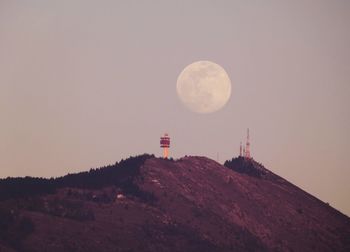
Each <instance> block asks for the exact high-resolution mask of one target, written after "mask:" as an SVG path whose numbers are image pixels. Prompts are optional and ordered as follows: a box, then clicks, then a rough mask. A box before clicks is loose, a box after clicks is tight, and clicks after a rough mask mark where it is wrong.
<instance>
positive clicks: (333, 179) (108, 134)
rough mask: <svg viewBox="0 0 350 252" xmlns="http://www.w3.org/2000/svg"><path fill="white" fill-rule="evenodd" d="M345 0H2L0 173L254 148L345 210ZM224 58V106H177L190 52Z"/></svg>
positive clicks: (49, 172)
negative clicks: (162, 144)
mask: <svg viewBox="0 0 350 252" xmlns="http://www.w3.org/2000/svg"><path fill="white" fill-rule="evenodd" d="M349 24H350V1H346V0H344V1H340V0H339V1H335V0H334V1H322V0H320V1H308V0H299V1H277V0H276V1H231V0H230V1H204V0H201V1H189V0H186V1H178V0H177V1H164V0H162V1H160V0H159V1H101V0H100V1H87V0H76V1H72V0H66V1H63V0H57V1H54V0H51V1H47V0H27V1H15V0H0V115H1V121H0V122H1V123H0V139H1V140H0V177H2V178H4V177H8V176H40V177H52V176H53V177H55V176H61V175H65V174H67V173H74V172H79V171H83V170H89V169H90V168H95V167H100V166H104V165H107V164H112V163H115V162H116V161H119V160H120V159H122V158H124V159H125V158H127V157H129V156H130V155H137V154H142V153H153V154H155V155H156V156H161V154H162V151H161V149H160V148H159V137H160V136H161V135H162V134H163V133H164V132H167V133H169V135H170V137H171V148H170V155H171V156H172V157H174V158H180V157H182V156H184V155H201V156H208V157H210V158H213V159H215V160H216V159H217V153H218V154H219V161H220V162H221V163H223V162H224V161H225V160H227V159H231V158H232V157H233V156H237V155H238V153H239V143H240V141H244V140H245V134H246V129H247V128H248V127H249V128H250V132H251V153H252V156H253V158H254V159H255V160H256V161H258V162H261V163H262V164H264V165H265V166H266V167H267V168H268V169H270V170H271V171H273V172H274V173H277V174H278V175H280V176H282V177H284V178H286V179H287V180H289V181H291V182H292V183H294V184H296V185H297V186H299V187H301V188H302V189H304V190H306V191H307V192H309V193H311V194H313V195H315V196H316V197H318V198H320V199H321V200H323V201H325V202H329V203H330V205H332V206H333V207H335V208H337V209H339V210H341V211H342V212H344V213H346V214H347V215H350V200H349V195H350V182H349V179H350V166H349V164H350V137H349V136H350V135H349V134H350V133H349V130H350V113H349V108H350V28H349ZM199 60H209V61H212V62H215V63H217V64H219V65H220V66H222V67H223V68H224V69H225V71H226V72H227V74H228V76H229V78H230V80H231V83H232V91H231V98H230V100H229V101H228V103H227V104H226V106H225V107H224V108H223V109H221V110H219V111H217V112H214V113H211V114H197V113H194V112H191V111H190V110H189V109H187V108H186V107H185V106H184V105H183V104H182V103H181V101H180V99H179V98H178V97H177V92H176V81H177V78H178V76H179V74H180V73H181V71H182V70H183V69H184V68H185V67H186V66H187V65H189V64H190V63H192V62H195V61H199Z"/></svg>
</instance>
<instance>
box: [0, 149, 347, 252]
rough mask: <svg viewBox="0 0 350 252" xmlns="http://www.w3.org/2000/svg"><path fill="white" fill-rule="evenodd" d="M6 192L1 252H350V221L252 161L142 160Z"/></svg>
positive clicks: (8, 183)
mask: <svg viewBox="0 0 350 252" xmlns="http://www.w3.org/2000/svg"><path fill="white" fill-rule="evenodd" d="M0 190H1V192H2V193H1V197H0V227H1V228H0V251H16V250H17V251H157V250H158V251H350V219H349V218H348V217H347V216H345V215H343V214H342V213H340V212H339V211H337V210H335V209H334V208H332V207H331V206H329V205H328V204H326V203H324V202H322V201H320V200H318V199H317V198H315V197H313V196H312V195H310V194H308V193H307V192H305V191H303V190H301V189H300V188H298V187H296V186H295V185H293V184H291V183H289V182H288V181H286V180H285V179H283V178H281V177H279V176H278V175H276V174H274V173H272V172H271V171H269V170H268V169H266V168H265V167H263V166H262V165H261V164H259V163H257V162H255V161H254V160H252V159H244V158H235V159H232V160H229V161H227V162H225V166H223V165H221V164H219V163H217V162H215V161H213V160H210V159H208V158H206V157H184V158H181V159H179V160H165V159H160V158H155V157H154V156H153V155H142V156H138V157H133V158H129V159H127V160H122V161H121V162H119V163H116V164H114V165H110V166H106V167H102V168H100V169H92V170H90V171H89V172H83V173H79V174H69V175H67V176H64V177H61V178H57V179H37V178H16V179H11V178H8V179H4V180H0Z"/></svg>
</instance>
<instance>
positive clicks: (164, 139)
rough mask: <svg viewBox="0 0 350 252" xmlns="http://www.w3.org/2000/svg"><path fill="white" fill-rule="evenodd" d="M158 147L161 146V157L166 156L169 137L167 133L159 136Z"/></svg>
mask: <svg viewBox="0 0 350 252" xmlns="http://www.w3.org/2000/svg"><path fill="white" fill-rule="evenodd" d="M160 148H163V158H168V156H169V148H170V137H169V135H168V134H167V133H165V134H164V136H162V137H160Z"/></svg>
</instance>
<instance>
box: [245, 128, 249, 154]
mask: <svg viewBox="0 0 350 252" xmlns="http://www.w3.org/2000/svg"><path fill="white" fill-rule="evenodd" d="M245 157H246V158H250V139H249V128H248V129H247V143H246V148H245Z"/></svg>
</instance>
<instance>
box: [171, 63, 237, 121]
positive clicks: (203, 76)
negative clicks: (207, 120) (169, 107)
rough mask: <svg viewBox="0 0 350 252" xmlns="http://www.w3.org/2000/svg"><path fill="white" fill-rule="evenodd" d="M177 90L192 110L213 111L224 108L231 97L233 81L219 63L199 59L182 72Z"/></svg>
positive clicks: (202, 112) (198, 111)
mask: <svg viewBox="0 0 350 252" xmlns="http://www.w3.org/2000/svg"><path fill="white" fill-rule="evenodd" d="M176 90H177V94H178V96H179V98H180V100H181V101H182V103H183V104H184V105H185V106H186V107H187V108H189V109H190V110H191V111H193V112H197V113H201V114H205V113H212V112H215V111H218V110H220V109H221V108H223V107H224V106H225V104H226V103H227V101H228V100H229V99H230V96H231V81H230V78H229V77H228V75H227V73H226V71H225V70H224V69H223V68H222V67H221V66H219V65H218V64H216V63H213V62H210V61H197V62H194V63H192V64H190V65H188V66H187V67H185V69H184V70H183V71H182V72H181V73H180V75H179V77H178V78H177V83H176Z"/></svg>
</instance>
